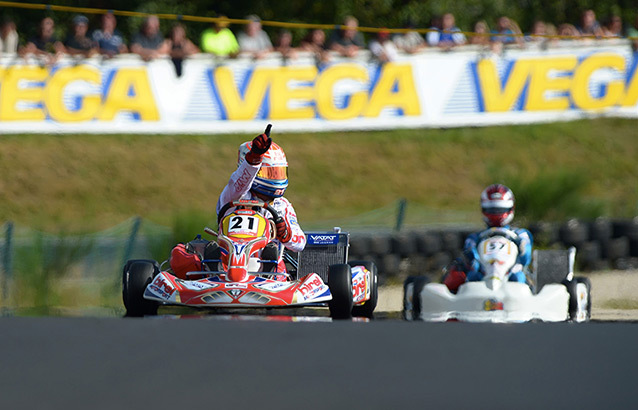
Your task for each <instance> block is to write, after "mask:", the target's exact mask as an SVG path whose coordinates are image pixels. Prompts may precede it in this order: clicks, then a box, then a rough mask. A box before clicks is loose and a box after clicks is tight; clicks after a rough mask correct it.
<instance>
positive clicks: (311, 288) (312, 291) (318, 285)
mask: <svg viewBox="0 0 638 410" xmlns="http://www.w3.org/2000/svg"><path fill="white" fill-rule="evenodd" d="M298 289H299V292H301V294H302V295H303V297H304V299H306V300H308V299H311V298H313V297H315V296H316V295H319V294H321V293H323V292H324V291H325V290H326V289H327V286H326V285H324V283H323V281H322V280H321V278H319V276H317V275H313V276H312V277H310V278H308V280H306V281H305V282H304V283H303V284H301V285H300V286H299V288H298Z"/></svg>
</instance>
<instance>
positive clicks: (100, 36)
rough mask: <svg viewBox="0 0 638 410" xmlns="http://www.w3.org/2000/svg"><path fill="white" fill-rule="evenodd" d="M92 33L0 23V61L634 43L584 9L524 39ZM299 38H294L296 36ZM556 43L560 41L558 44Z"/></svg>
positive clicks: (352, 30) (514, 29)
mask: <svg viewBox="0 0 638 410" xmlns="http://www.w3.org/2000/svg"><path fill="white" fill-rule="evenodd" d="M98 19H99V27H96V28H93V30H90V21H89V19H88V18H87V17H86V16H83V15H76V16H75V17H74V18H73V19H72V23H71V25H70V27H69V28H68V30H66V32H67V36H66V38H65V39H64V40H63V41H62V40H61V39H59V38H57V36H56V28H55V22H54V20H53V19H52V18H51V17H45V18H43V19H42V20H41V21H40V22H39V25H38V29H37V33H36V34H35V36H33V37H31V38H29V39H28V40H27V41H26V42H24V44H22V45H19V36H18V31H17V28H16V25H15V24H14V23H13V22H12V21H11V20H8V19H5V20H2V21H1V23H0V54H2V53H9V54H11V53H15V54H16V55H18V56H21V57H25V56H28V55H35V56H38V57H40V58H44V59H46V60H47V62H55V61H56V60H57V59H58V58H59V57H60V56H61V55H70V56H79V57H83V58H84V57H92V56H96V55H100V56H102V57H103V58H112V57H114V56H116V55H118V54H124V53H133V54H137V55H139V56H140V57H141V58H142V59H143V60H144V61H150V60H153V59H156V58H158V57H166V58H170V59H171V60H172V61H173V62H174V63H175V69H176V72H177V74H178V75H181V73H182V61H183V60H184V59H185V58H187V57H189V56H191V55H193V54H198V53H208V54H213V55H216V56H219V57H223V58H234V57H237V56H246V57H249V58H253V59H256V60H257V59H263V58H265V57H267V56H268V55H270V54H271V53H273V52H277V53H279V55H280V56H281V57H282V58H283V60H284V61H288V60H294V59H295V58H297V56H298V55H299V54H301V53H306V54H310V55H312V56H314V58H315V61H316V62H317V64H321V63H325V62H328V61H330V59H331V58H334V57H337V56H338V57H354V56H357V55H358V53H359V52H360V51H361V50H368V52H369V55H370V56H372V57H373V58H376V59H377V60H378V61H380V62H382V63H383V62H388V61H393V60H395V59H396V58H397V57H398V56H399V54H400V53H407V54H413V53H417V52H420V51H421V50H423V49H426V48H436V49H440V50H445V51H449V50H452V49H454V48H456V47H459V46H464V45H475V46H480V47H483V48H485V49H487V50H491V51H492V52H495V53H500V52H502V50H503V47H504V46H510V45H511V46H515V47H526V46H528V45H530V44H534V43H537V44H541V43H542V44H551V43H552V42H554V43H555V42H558V41H576V40H583V39H585V40H590V39H596V38H604V37H617V38H621V37H638V17H637V18H636V21H634V22H633V24H628V25H626V26H625V27H624V26H623V21H622V19H621V18H620V17H619V16H615V15H612V16H610V17H609V18H607V19H606V20H604V21H603V23H602V24H601V23H600V22H599V21H598V20H597V18H596V15H595V13H594V11H593V10H585V11H584V12H583V13H582V17H581V19H580V21H579V22H578V23H577V24H575V25H574V24H569V23H564V24H560V25H558V26H557V27H556V26H554V25H553V24H550V23H548V22H544V21H540V20H539V21H535V22H534V23H533V25H532V27H531V28H530V30H529V31H528V32H523V31H522V30H521V28H520V27H519V25H518V24H517V23H516V22H515V21H514V20H512V19H510V18H508V17H507V16H502V17H500V18H499V19H498V20H497V21H496V22H495V24H494V25H493V27H492V28H490V26H489V25H488V22H486V21H484V20H481V21H477V22H476V23H475V24H474V26H473V27H472V28H471V29H468V30H467V31H464V30H462V29H461V28H459V27H458V26H457V25H456V21H455V17H454V15H453V14H452V13H446V14H444V15H442V16H441V17H434V18H433V19H432V20H431V22H430V25H429V30H428V32H427V33H425V34H421V33H419V32H417V31H416V29H415V26H416V24H415V22H414V21H411V20H410V21H407V22H406V24H405V25H404V28H405V29H407V30H406V31H405V32H402V33H396V34H394V35H392V34H391V33H390V32H389V31H388V30H387V29H381V30H380V31H378V32H377V33H371V34H369V41H368V42H366V39H365V38H364V35H363V33H362V32H361V31H360V30H359V29H358V27H359V22H358V20H357V19H356V18H355V17H353V16H347V17H346V18H345V19H344V21H343V23H342V25H341V26H338V27H337V28H336V29H335V30H332V31H331V32H329V33H327V32H325V31H324V30H320V29H314V30H310V31H309V32H307V33H306V35H305V36H304V37H303V38H302V39H301V41H300V42H299V44H298V45H295V44H294V35H293V33H292V32H291V31H289V30H285V29H283V30H280V31H279V32H277V33H276V36H275V37H273V38H274V39H275V41H274V44H273V42H271V38H270V36H269V35H268V34H267V33H266V32H265V31H264V30H263V28H262V24H261V20H260V18H259V17H258V16H256V15H250V16H247V17H246V18H245V19H246V20H247V24H245V25H244V26H243V27H242V28H241V30H238V31H237V34H236V36H235V33H234V32H233V31H232V30H231V29H230V28H229V26H230V24H229V20H228V18H227V17H226V16H219V17H218V19H217V21H216V22H215V23H214V24H212V25H211V26H210V27H208V28H206V29H204V30H203V32H202V33H201V36H200V38H199V39H198V44H199V46H198V45H196V44H195V42H193V41H192V40H191V39H189V36H188V33H187V30H186V27H185V26H184V25H182V24H179V23H177V24H174V25H173V26H172V27H171V28H170V30H169V32H168V33H165V34H164V33H162V32H161V30H160V21H159V19H158V17H157V16H148V17H147V18H145V19H144V21H143V22H142V24H141V26H140V28H139V32H137V33H135V34H134V35H133V36H132V38H131V40H130V42H129V43H128V44H127V41H126V39H125V37H124V36H123V35H122V33H121V32H120V31H119V30H118V29H117V19H116V17H115V16H114V15H113V14H112V13H107V14H103V15H101V16H99V17H98ZM295 34H298V33H295ZM557 36H560V37H557ZM632 41H633V46H634V49H638V39H637V38H634V39H632Z"/></svg>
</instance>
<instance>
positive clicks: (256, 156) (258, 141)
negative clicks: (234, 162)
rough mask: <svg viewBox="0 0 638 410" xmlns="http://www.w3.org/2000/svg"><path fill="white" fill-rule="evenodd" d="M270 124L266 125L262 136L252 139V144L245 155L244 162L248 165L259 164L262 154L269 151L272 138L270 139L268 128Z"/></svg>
mask: <svg viewBox="0 0 638 410" xmlns="http://www.w3.org/2000/svg"><path fill="white" fill-rule="evenodd" d="M271 127H272V124H268V126H267V127H266V131H264V133H263V134H259V135H257V136H256V137H255V138H254V139H253V143H252V145H251V147H250V151H249V152H248V153H247V154H246V162H248V163H249V164H250V165H259V164H261V159H262V157H263V156H264V154H265V153H266V152H267V151H268V149H270V144H272V138H270V128H271Z"/></svg>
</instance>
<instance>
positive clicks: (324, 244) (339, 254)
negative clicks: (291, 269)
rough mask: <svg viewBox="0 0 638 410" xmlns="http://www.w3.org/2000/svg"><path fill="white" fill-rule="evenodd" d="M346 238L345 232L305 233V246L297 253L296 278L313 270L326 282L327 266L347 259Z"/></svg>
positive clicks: (344, 261) (347, 238)
mask: <svg viewBox="0 0 638 410" xmlns="http://www.w3.org/2000/svg"><path fill="white" fill-rule="evenodd" d="M348 240H349V237H348V234H347V233H341V232H339V233H334V232H317V233H314V232H310V233H306V248H305V249H304V250H303V251H302V252H300V253H299V255H298V258H299V259H298V266H297V278H301V277H302V276H304V275H307V274H308V273H313V272H314V273H316V274H318V275H319V276H320V277H321V279H323V281H324V282H326V283H327V282H328V267H329V266H330V265H334V264H338V263H346V262H347V261H348Z"/></svg>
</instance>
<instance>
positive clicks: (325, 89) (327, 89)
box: [315, 64, 369, 120]
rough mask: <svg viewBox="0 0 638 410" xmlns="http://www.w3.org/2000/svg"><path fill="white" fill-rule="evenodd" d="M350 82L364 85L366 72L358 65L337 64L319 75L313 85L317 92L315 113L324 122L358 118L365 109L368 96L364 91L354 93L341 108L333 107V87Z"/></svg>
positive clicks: (366, 77)
mask: <svg viewBox="0 0 638 410" xmlns="http://www.w3.org/2000/svg"><path fill="white" fill-rule="evenodd" d="M342 80H350V81H360V82H362V83H366V82H367V81H369V78H368V72H367V71H366V70H365V69H364V68H363V67H362V66H360V65H356V64H339V65H334V66H332V67H329V68H327V69H326V70H325V71H323V72H322V73H321V75H320V76H319V78H318V79H317V82H316V84H315V90H316V91H317V92H316V94H317V97H316V103H317V112H318V113H319V116H321V117H322V118H323V119H325V120H347V119H350V118H355V117H358V116H359V114H361V112H362V111H363V109H364V108H365V105H366V102H367V99H368V95H367V93H366V92H365V91H358V92H354V93H352V94H351V95H350V102H349V104H348V105H347V106H345V107H343V108H337V107H336V106H335V105H334V92H333V90H334V87H335V86H336V84H337V83H338V82H339V81H342Z"/></svg>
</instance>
